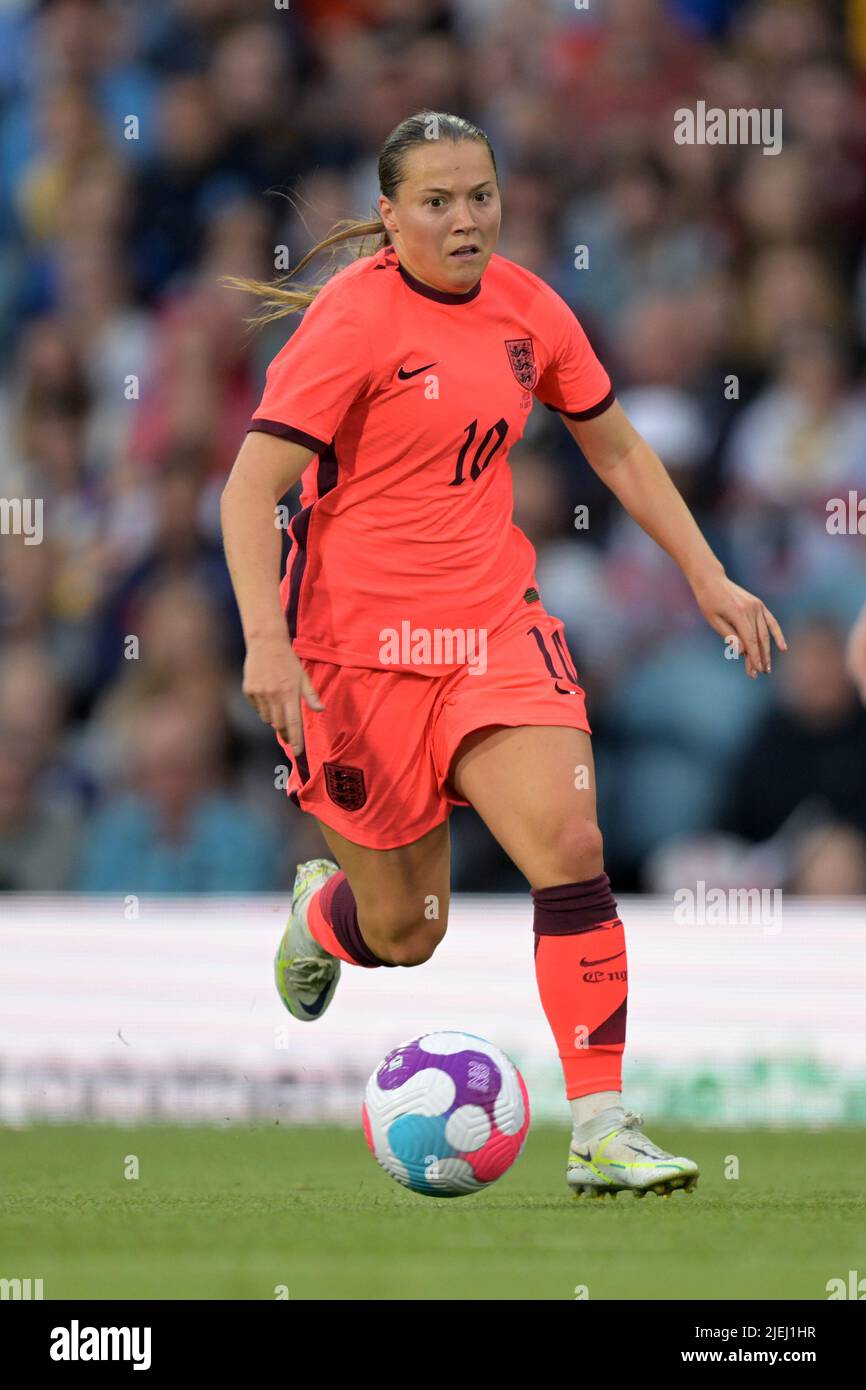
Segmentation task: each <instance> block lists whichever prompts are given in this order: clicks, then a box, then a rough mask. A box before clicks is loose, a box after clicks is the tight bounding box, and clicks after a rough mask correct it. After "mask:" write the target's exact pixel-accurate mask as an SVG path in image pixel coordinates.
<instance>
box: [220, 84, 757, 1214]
mask: <svg viewBox="0 0 866 1390" xmlns="http://www.w3.org/2000/svg"><path fill="white" fill-rule="evenodd" d="M378 168H379V183H380V188H381V197H380V198H379V212H380V216H379V218H377V219H375V220H373V221H368V222H349V223H342V224H337V228H336V229H335V231H334V233H333V234H332V235H331V236H329V237H328V238H326V239H325V240H324V241H323V242H321V243H319V245H318V246H316V247H315V248H314V249H313V251H311V252H310V253H309V255H308V256H306V257H304V259H303V260H302V261H301V262H300V264H299V266H298V267H297V269H298V270H300V269H301V268H302V267H303V266H304V265H305V264H306V263H307V261H308V260H309V259H310V257H311V256H312V255H315V254H316V253H317V252H318V251H319V250H320V249H322V248H323V247H328V246H332V245H334V244H336V243H337V242H341V241H343V240H346V239H348V238H353V237H359V238H362V237H363V238H366V237H369V236H371V235H376V236H377V237H378V241H377V243H376V248H375V250H374V252H373V254H366V255H363V254H359V255H358V256H357V257H356V259H355V260H354V261H352V262H351V264H349V265H348V266H345V267H344V268H342V269H341V270H339V271H337V272H336V273H334V274H332V275H331V277H330V279H328V280H327V281H326V283H325V284H324V285H321V286H315V287H310V288H307V289H304V288H300V287H298V286H295V287H292V286H291V284H290V281H291V279H292V277H291V276H289V277H286V278H284V279H283V280H282V281H279V282H277V284H276V285H267V284H261V283H259V282H250V281H241V280H234V281H230V283H234V284H235V285H240V286H242V287H244V288H246V289H251V290H253V291H254V292H255V293H257V294H259V295H261V296H262V297H263V298H264V299H265V301H266V302H265V304H264V306H263V307H264V309H265V310H266V311H267V312H265V313H264V314H263V315H262V320H263V321H266V320H270V319H273V318H276V317H279V316H281V315H283V314H291V313H293V312H296V311H298V310H301V309H306V313H305V314H304V318H303V320H302V322H301V324H300V326H299V327H298V328H297V330H296V331H295V333H294V334H293V335H292V336H291V337H290V338H289V340H288V342H287V343H286V344H285V346H284V347H283V348H282V349H281V350H280V351H279V352H278V353H277V354H276V356H275V357H274V359H273V361H272V362H271V364H270V367H269V369H268V373H267V381H266V385H265V389H264V394H263V396H262V400H261V403H260V405H259V407H258V409H257V410H256V413H255V415H254V416H253V419H252V422H251V424H250V427H249V433H248V434H247V436H246V439H245V441H244V443H243V445H242V447H241V449H240V451H239V453H238V456H237V460H236V462H235V465H234V468H233V470H232V474H231V477H230V478H229V480H228V483H227V484H226V488H225V491H224V493H223V498H222V522H223V531H224V537H225V547H226V555H227V559H228V564H229V568H230V571H231V576H232V581H233V583H234V588H235V593H236V596H237V601H238V606H239V609H240V613H241V618H242V621H243V627H244V633H245V638H246V645H247V657H246V663H245V667H244V686H243V688H244V693H245V694H246V696H247V698H248V699H249V700H250V701H251V703H252V704H253V706H254V707H255V709H256V710H257V711H258V713H259V715H260V716H261V718H262V719H263V720H264V721H265V722H267V723H269V724H271V725H272V726H273V727H274V729H275V731H276V733H277V737H278V739H279V742H280V744H281V746H282V747H283V749H284V750H285V752H286V753H287V755H288V756H289V759H290V764H291V775H290V781H289V786H288V792H289V795H290V796H291V798H292V800H293V801H294V802H295V804H296V805H297V806H299V807H300V808H301V810H303V811H307V812H309V813H311V814H312V815H314V816H315V817H316V819H317V820H318V822H319V824H320V826H321V828H322V833H323V835H324V837H325V840H326V841H327V843H328V845H329V846H330V848H331V850H332V851H333V855H334V859H335V860H336V861H337V862H336V863H334V862H332V861H331V860H327V859H316V860H312V861H310V862H308V863H306V864H302V865H301V866H300V867H299V869H298V872H297V877H296V879H295V885H294V894H293V897H292V911H291V915H290V918H289V923H288V926H287V928H286V930H285V933H284V935H283V938H282V941H281V943H280V948H279V950H278V952H277V957H276V962H275V968H276V976H277V986H278V989H279V993H280V997H281V999H282V1001H283V1003H284V1004H285V1006H286V1008H287V1009H288V1010H289V1011H290V1012H291V1013H292V1014H293V1015H294V1016H295V1018H298V1019H302V1020H305V1021H309V1020H314V1019H317V1018H320V1017H321V1016H322V1014H323V1013H324V1011H325V1009H326V1008H327V1007H328V1005H329V1004H330V1002H331V999H332V997H333V994H334V991H335V989H336V986H337V982H338V980H339V976H340V968H341V962H343V961H345V962H346V963H348V964H350V965H354V966H358V967H361V968H365V969H374V968H376V967H378V966H396V965H420V964H421V963H422V962H423V961H425V960H428V959H429V958H430V956H431V955H432V954H433V952H434V951H435V949H436V947H437V945H438V943H439V942H440V941H441V940H442V937H443V935H444V933H445V928H446V923H447V913H448V900H449V854H450V844H449V828H448V817H449V816H450V814H451V809H452V806H454V805H467V804H468V805H470V806H474V808H475V810H476V811H477V812H478V814H479V815H480V816H481V818H482V820H483V821H484V822H485V823H486V825H487V826H488V827H489V829H490V831H491V832H492V834H493V835H494V836H495V837H496V839H497V840H498V841H499V843H500V844H501V845H502V846H503V848H504V849H505V851H506V853H507V854H508V855H509V856H510V858H511V859H512V860H513V862H514V863H515V864H516V865H517V867H518V868H519V869H520V870H521V872H522V873H523V874H524V875H525V876H526V878H527V880H528V882H529V885H530V888H531V894H532V899H533V903H534V930H535V970H536V977H537V982H538V989H539V992H540V996H541V1002H542V1005H543V1008H544V1011H545V1014H546V1016H547V1019H548V1021H549V1024H550V1027H551V1029H552V1031H553V1034H554V1037H555V1040H556V1045H557V1049H558V1053H559V1057H560V1059H561V1062H562V1067H563V1072H564V1077H565V1089H566V1095H567V1097H568V1100H569V1101H570V1103H571V1109H572V1113H573V1119H574V1128H573V1135H572V1145H571V1149H570V1152H569V1157H568V1167H567V1181H568V1183H569V1185H570V1186H571V1187H572V1188H573V1189H574V1190H575V1192H577V1193H578V1194H579V1193H581V1192H588V1193H593V1194H596V1195H603V1194H604V1193H606V1192H610V1193H612V1194H613V1195H615V1194H616V1193H617V1192H618V1191H620V1190H622V1189H626V1188H627V1189H631V1190H634V1191H635V1192H636V1193H637V1194H638V1195H640V1196H643V1195H644V1193H645V1192H646V1191H647V1190H650V1189H652V1190H655V1191H656V1192H659V1193H663V1194H665V1195H668V1194H669V1193H670V1192H671V1191H672V1190H673V1189H674V1188H676V1187H686V1188H691V1187H693V1186H694V1183H695V1182H696V1180H697V1175H698V1168H697V1165H696V1164H695V1163H693V1162H692V1161H691V1160H690V1159H687V1158H683V1157H681V1156H676V1155H673V1154H669V1153H666V1152H664V1151H663V1150H662V1149H660V1148H658V1147H657V1146H656V1145H655V1144H653V1143H652V1142H651V1141H650V1140H649V1139H647V1137H646V1136H645V1135H644V1134H642V1133H641V1131H640V1128H639V1126H640V1125H641V1124H642V1123H643V1117H642V1116H640V1115H635V1114H634V1112H632V1111H629V1110H625V1109H624V1108H623V1107H622V1104H621V1099H622V1097H621V1088H622V1054H623V1048H624V1044H625V1023H626V994H627V984H626V949H625V938H624V934H623V924H622V922H621V921H620V918H619V916H618V915H617V908H616V902H615V900H614V897H613V894H612V892H611V887H610V882H609V880H608V877H607V874H606V873H605V872H604V868H603V862H602V838H601V834H600V832H599V829H598V825H597V823H596V809H595V787H594V772H593V757H592V747H591V743H590V726H589V723H588V721H587V716H586V710H585V704H584V692H583V690H582V689H581V686H580V684H579V682H578V675H577V672H576V670H575V668H574V662H573V660H572V658H571V655H570V654H569V651H568V648H567V646H566V643H565V637H564V630H563V625H562V623H561V622H560V621H559V619H557V618H555V617H553V616H552V615H551V614H549V613H547V612H546V610H545V608H544V604H543V601H542V598H541V596H540V595H539V593H538V589H537V588H536V585H535V575H534V566H535V552H534V550H533V548H532V546H531V545H530V543H529V541H528V540H527V539H526V537H525V536H524V535H523V534H522V532H521V531H520V530H519V529H518V528H517V527H516V526H515V525H514V524H513V523H512V520H511V514H512V492H511V482H510V472H509V469H508V464H507V460H508V452H509V450H510V449H511V447H512V446H513V445H514V444H515V443H516V442H517V441H518V440H519V439H520V437H521V435H522V434H523V430H524V427H525V424H526V420H527V416H528V413H529V411H530V409H531V408H532V404H533V397H535V399H537V400H538V401H540V402H542V403H543V404H544V405H545V406H547V407H548V408H549V409H552V410H555V411H557V412H558V413H559V414H560V416H561V417H562V419H563V421H564V423H565V425H566V426H567V428H568V429H569V430H570V431H571V433H572V434H573V436H574V438H575V439H576V440H577V442H578V444H579V445H580V448H581V449H582V451H583V453H584V454H585V455H586V457H587V459H588V460H589V462H590V464H591V466H592V467H593V469H594V470H595V471H596V472H597V473H598V474H599V475H600V477H601V478H602V479H603V480H604V481H605V483H606V484H607V485H608V487H610V489H611V490H612V491H613V493H614V494H615V495H616V496H617V497H618V498H619V500H620V502H621V503H622V504H623V506H624V507H625V508H626V509H627V511H628V512H629V513H630V514H631V516H633V517H634V518H635V520H636V521H637V522H638V523H639V524H640V525H641V526H642V527H643V528H644V530H645V531H647V532H648V534H649V535H650V536H652V537H653V539H654V540H656V541H657V542H658V544H659V545H661V546H663V547H664V549H665V550H667V551H668V553H669V554H670V555H671V556H672V557H673V559H674V560H675V561H676V563H677V564H678V565H679V566H680V568H681V570H682V571H683V573H684V574H685V576H686V578H687V579H688V581H689V584H690V585H691V588H692V591H693V593H694V596H695V600H696V602H697V604H698V607H699V608H700V611H701V613H702V614H703V615H704V617H705V618H706V620H707V622H708V623H709V624H710V626H711V627H713V628H714V629H715V631H716V632H718V633H720V634H721V635H722V636H726V637H727V636H734V635H736V637H737V638H738V639H739V642H740V644H741V649H742V650H744V651H745V654H746V670H747V672H748V674H749V675H750V676H752V677H753V678H754V677H755V676H757V674H758V672H759V671H769V669H770V633H772V634H773V636H774V637H775V639H776V641H777V643H778V644H779V645H780V646H781V647H784V645H785V642H784V638H783V636H782V633H781V631H780V628H779V625H778V623H777V622H776V620H775V618H774V617H773V615H772V614H771V613H770V612H768V610H767V609H766V608H765V606H764V605H763V603H762V602H761V601H760V599H758V598H756V597H754V596H753V595H752V594H750V593H747V592H746V591H745V590H744V589H741V588H740V587H739V586H738V585H736V584H734V583H732V582H731V580H730V579H728V578H727V576H726V575H725V572H724V569H723V567H722V565H721V564H720V563H719V561H718V560H717V559H716V557H715V555H714V554H713V553H712V551H711V550H710V548H709V546H708V545H707V543H706V542H705V540H704V539H703V537H702V535H701V533H700V531H699V529H698V527H697V525H696V523H695V521H694V519H693V518H692V516H691V514H690V512H689V510H688V509H687V507H686V505H685V503H684V502H683V500H682V498H681V497H680V495H679V493H678V492H677V490H676V488H675V487H674V485H673V483H672V482H671V480H670V478H669V476H668V474H667V472H666V471H665V469H664V467H663V465H662V464H661V462H660V461H659V459H658V458H657V457H656V455H655V454H654V452H653V451H652V449H650V447H649V445H648V444H647V443H646V442H645V441H644V440H643V439H642V438H641V437H640V435H638V434H637V433H636V431H635V430H634V429H633V428H632V426H631V425H630V424H629V421H628V419H627V418H626V416H625V414H624V413H623V411H622V409H621V407H620V406H619V404H618V403H617V401H616V400H615V398H614V393H613V390H612V388H611V384H610V380H609V378H608V375H607V373H606V371H605V369H604V367H603V366H602V365H601V363H600V362H599V361H598V359H597V357H596V356H595V354H594V352H593V350H592V348H591V346H590V344H589V342H588V340H587V338H586V336H585V334H584V332H583V330H582V328H581V327H580V324H579V323H578V321H577V319H576V318H575V316H574V314H573V313H572V311H571V310H570V309H569V307H568V306H567V305H566V303H565V301H564V300H562V299H561V298H560V297H559V296H558V295H557V294H556V293H555V292H554V291H553V290H552V289H551V288H550V287H549V286H548V285H546V284H545V283H544V282H543V281H542V280H541V279H539V278H538V276H536V275H534V274H532V273H531V272H530V271H528V270H524V269H523V268H522V267H521V266H519V265H516V264H514V262H512V261H509V260H506V259H505V258H504V257H502V256H498V255H496V254H495V251H494V248H495V246H496V242H497V238H498V235H499V223H500V216H501V205H500V193H499V186H498V183H497V172H496V164H495V160H494V156H493V151H492V149H491V147H490V143H489V141H488V139H487V137H486V135H485V134H484V132H483V131H481V130H479V129H478V128H477V127H476V126H474V125H471V124H470V123H469V122H468V121H466V120H463V119H461V118H460V117H457V116H451V115H446V114H443V113H433V112H420V113H418V114H416V115H414V116H411V117H410V118H409V119H408V120H405V121H403V122H402V123H401V124H400V125H399V126H397V128H396V129H395V130H394V131H392V133H391V134H390V135H389V136H388V138H387V140H386V141H385V143H384V145H383V147H382V150H381V153H380V156H379V165H378ZM295 273H297V272H295ZM298 478H302V494H301V504H302V510H301V511H300V512H299V513H298V514H297V515H296V516H294V517H293V518H292V521H291V527H290V532H291V549H290V553H289V558H288V563H287V567H286V573H285V576H284V578H283V580H282V584H281V585H280V586H278V584H277V576H278V571H279V555H280V541H279V530H278V529H277V528H276V527H275V524H274V521H275V516H274V511H275V503H277V502H278V500H279V499H280V498H281V497H282V496H283V495H284V494H285V493H286V491H287V490H288V489H289V488H290V487H291V486H292V484H293V483H295V482H296V481H297V479H298ZM338 865H339V867H338ZM495 949H496V943H495V941H491V950H493V951H495Z"/></svg>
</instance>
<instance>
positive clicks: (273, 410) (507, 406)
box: [249, 246, 614, 674]
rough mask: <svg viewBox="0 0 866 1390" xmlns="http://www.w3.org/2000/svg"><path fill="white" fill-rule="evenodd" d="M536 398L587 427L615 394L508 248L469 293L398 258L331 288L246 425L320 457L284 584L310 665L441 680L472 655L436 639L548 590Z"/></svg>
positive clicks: (382, 257) (292, 626) (581, 340)
mask: <svg viewBox="0 0 866 1390" xmlns="http://www.w3.org/2000/svg"><path fill="white" fill-rule="evenodd" d="M533 398H535V399H537V400H539V401H540V402H541V403H543V404H544V405H546V406H548V407H550V408H551V409H553V410H556V411H559V412H561V413H562V414H564V415H569V416H571V417H572V418H575V419H583V418H590V417H592V416H594V415H597V414H600V413H601V412H602V411H603V410H605V409H607V407H608V406H609V405H610V404H611V402H612V401H613V398H614V397H613V391H612V389H611V384H610V379H609V377H608V375H607V372H606V371H605V369H604V367H603V366H602V365H601V363H600V362H599V360H598V358H597V357H596V355H595V353H594V352H593V349H592V347H591V346H590V344H589V341H588V339H587V337H586V334H585V333H584V331H583V329H582V327H581V325H580V323H579V322H578V320H577V319H576V317H575V315H574V314H573V312H572V310H571V309H570V308H569V306H568V305H567V304H566V303H565V301H564V300H563V299H562V298H561V297H560V296H559V295H558V294H557V293H556V292H555V291H554V290H553V289H551V287H550V286H549V285H547V284H545V282H544V281H543V280H541V279H539V277H538V276H537V275H534V274H533V273H532V272H530V271H528V270H525V269H524V268H523V267H522V266H519V265H516V264H515V263H514V262H513V261H509V260H507V259H506V258H505V257H503V256H498V255H496V254H494V255H493V256H491V258H490V261H489V262H488V264H487V267H486V268H485V270H484V273H483V275H482V276H481V278H480V280H479V281H478V282H477V284H476V285H474V286H473V287H472V289H470V290H467V291H465V292H462V293H457V292H455V293H448V292H445V291H439V290H436V289H433V288H432V287H430V286H428V285H425V284H423V283H422V282H421V281H419V280H417V279H415V277H414V276H412V275H410V274H409V273H408V271H406V270H405V268H404V267H403V266H401V264H400V262H399V260H398V258H397V255H396V252H395V250H394V248H393V247H390V246H389V247H386V248H385V249H384V250H382V251H380V252H378V253H376V254H374V255H372V256H365V257H361V258H359V259H358V260H356V261H354V262H352V264H350V265H349V266H346V267H345V268H344V269H342V270H340V271H338V272H337V273H336V274H335V275H333V276H332V278H331V279H330V280H329V281H328V282H327V284H326V285H325V286H324V288H323V289H322V290H320V291H319V293H318V294H317V296H316V298H315V300H314V301H313V303H312V304H311V305H310V307H309V308H308V309H307V310H306V312H305V313H304V316H303V318H302V320H301V321H300V323H299V325H298V327H297V328H296V329H295V331H294V333H293V334H292V336H291V337H290V338H289V339H288V341H287V342H286V344H285V345H284V347H283V348H281V350H280V351H279V352H278V353H277V354H276V356H275V357H274V358H273V360H272V362H271V364H270V366H269V367H268V371H267V379H266V383H265V388H264V393H263V395H262V399H261V402H260V404H259V406H258V408H257V410H256V412H255V414H254V416H253V418H252V421H251V423H250V426H249V428H250V429H253V430H264V431H266V432H267V433H270V434H274V435H277V436H279V437H281V438H284V439H288V440H294V441H295V442H297V443H300V444H302V445H304V446H305V447H306V448H309V449H312V450H314V452H315V455H316V457H315V458H314V459H312V460H311V461H310V463H309V465H308V466H307V468H306V469H305V471H304V473H303V476H302V479H301V488H302V490H301V510H300V511H299V512H298V513H297V514H296V515H295V516H293V517H292V520H291V525H290V541H291V546H290V551H289V556H288V560H287V564H286V572H285V576H284V578H283V581H282V586H281V593H282V599H283V607H284V610H285V613H286V619H287V622H288V627H289V636H290V639H291V642H292V645H293V647H294V649H295V651H296V652H297V653H298V655H299V656H302V657H304V656H306V657H312V658H317V659H320V660H324V661H330V662H334V663H336V664H338V665H348V666H365V667H379V666H381V667H386V668H387V669H392V670H393V669H398V670H399V669H406V670H411V671H414V672H416V673H419V674H441V673H442V672H443V670H447V669H451V668H453V667H454V666H456V665H459V661H452V662H448V661H445V660H443V653H444V654H447V652H448V650H449V649H448V647H447V643H443V642H440V643H439V645H438V646H436V645H435V643H436V633H437V632H439V633H446V632H448V631H452V632H453V631H460V630H462V631H463V632H466V631H468V630H470V629H474V630H476V631H477V630H479V629H482V628H485V629H487V630H488V631H492V630H493V629H494V628H495V627H496V626H497V625H498V624H499V623H500V622H502V621H504V620H505V619H506V618H507V616H508V614H509V613H510V612H511V611H512V610H513V608H514V606H515V604H517V603H519V602H520V601H521V599H522V598H523V596H524V594H525V593H526V592H527V591H528V590H530V589H531V588H532V587H533V586H534V582H535V575H534V571H535V551H534V549H533V547H532V545H531V544H530V542H529V540H528V539H527V538H526V536H524V534H523V532H522V531H520V529H519V528H518V527H517V526H515V525H514V522H513V520H512V512H513V497H512V488H511V472H510V469H509V466H508V454H509V450H510V449H511V448H512V446H513V445H514V444H515V443H516V442H517V441H518V440H519V439H520V438H521V436H522V434H523V431H524V428H525V425H526V420H527V417H528V414H529V411H530V409H531V408H532V403H533ZM425 634H429V635H430V636H429V637H428V642H427V645H426V646H425V642H424V640H423V639H424V636H425ZM416 638H420V639H421V640H420V641H419V640H416ZM428 654H429V657H430V659H429V660H428V659H427V656H428ZM452 654H453V649H452Z"/></svg>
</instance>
